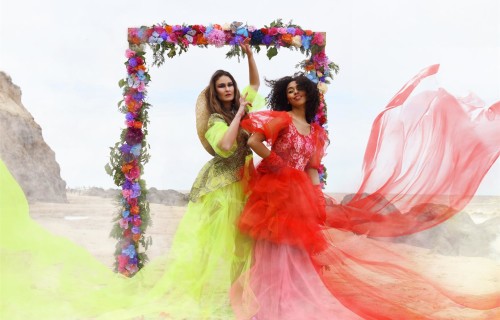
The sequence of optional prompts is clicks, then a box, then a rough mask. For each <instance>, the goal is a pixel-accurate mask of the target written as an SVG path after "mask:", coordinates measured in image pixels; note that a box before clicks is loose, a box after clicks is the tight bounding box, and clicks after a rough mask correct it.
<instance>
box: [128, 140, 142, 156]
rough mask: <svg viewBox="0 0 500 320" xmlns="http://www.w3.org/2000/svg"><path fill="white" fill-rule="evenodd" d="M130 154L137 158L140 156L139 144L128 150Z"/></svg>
mask: <svg viewBox="0 0 500 320" xmlns="http://www.w3.org/2000/svg"><path fill="white" fill-rule="evenodd" d="M130 153H132V154H133V155H134V156H136V157H138V156H140V155H141V144H140V143H138V144H134V146H133V147H132V148H131V149H130Z"/></svg>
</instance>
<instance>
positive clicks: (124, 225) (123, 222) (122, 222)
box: [119, 219, 128, 229]
mask: <svg viewBox="0 0 500 320" xmlns="http://www.w3.org/2000/svg"><path fill="white" fill-rule="evenodd" d="M119 224H120V228H122V229H127V228H128V221H127V219H120V222H119Z"/></svg>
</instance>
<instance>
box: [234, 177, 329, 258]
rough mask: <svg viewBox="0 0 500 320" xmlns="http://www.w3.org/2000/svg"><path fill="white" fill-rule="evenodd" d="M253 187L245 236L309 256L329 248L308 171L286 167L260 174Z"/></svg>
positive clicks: (244, 218)
mask: <svg viewBox="0 0 500 320" xmlns="http://www.w3.org/2000/svg"><path fill="white" fill-rule="evenodd" d="M249 187H250V190H251V192H250V196H249V198H248V202H247V204H246V206H245V209H244V210H243V213H242V214H241V216H240V219H239V225H238V227H239V228H240V231H241V232H243V233H245V234H248V235H249V236H250V237H252V238H254V239H256V240H267V241H270V242H273V243H277V244H289V245H295V246H300V247H302V248H304V249H306V250H307V251H309V252H315V251H318V250H322V249H324V248H325V244H326V242H325V239H324V237H323V236H322V234H321V232H320V231H321V228H322V227H321V225H322V224H323V221H322V220H323V219H324V208H321V206H320V205H319V204H318V199H317V194H316V191H315V190H314V186H313V184H312V182H311V179H310V178H309V176H308V175H307V174H306V173H305V172H304V171H299V170H296V169H293V168H290V167H285V168H281V169H280V170H279V171H278V172H274V173H266V174H259V173H256V174H255V176H254V177H252V179H251V181H250V184H249Z"/></svg>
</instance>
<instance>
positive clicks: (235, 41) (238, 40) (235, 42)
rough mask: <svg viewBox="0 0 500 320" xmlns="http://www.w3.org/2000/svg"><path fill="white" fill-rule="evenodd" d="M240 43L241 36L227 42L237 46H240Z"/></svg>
mask: <svg viewBox="0 0 500 320" xmlns="http://www.w3.org/2000/svg"><path fill="white" fill-rule="evenodd" d="M242 41H243V37H242V36H236V37H234V38H232V39H231V41H229V44H231V45H237V44H240V43H241V42H242Z"/></svg>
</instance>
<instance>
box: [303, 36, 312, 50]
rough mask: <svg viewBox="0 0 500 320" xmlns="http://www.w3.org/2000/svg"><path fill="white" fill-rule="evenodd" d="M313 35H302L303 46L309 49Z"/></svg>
mask: <svg viewBox="0 0 500 320" xmlns="http://www.w3.org/2000/svg"><path fill="white" fill-rule="evenodd" d="M311 40H312V36H306V35H303V36H302V46H303V47H304V49H306V50H308V49H309V48H310V47H311Z"/></svg>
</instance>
